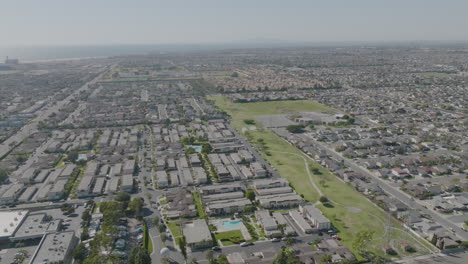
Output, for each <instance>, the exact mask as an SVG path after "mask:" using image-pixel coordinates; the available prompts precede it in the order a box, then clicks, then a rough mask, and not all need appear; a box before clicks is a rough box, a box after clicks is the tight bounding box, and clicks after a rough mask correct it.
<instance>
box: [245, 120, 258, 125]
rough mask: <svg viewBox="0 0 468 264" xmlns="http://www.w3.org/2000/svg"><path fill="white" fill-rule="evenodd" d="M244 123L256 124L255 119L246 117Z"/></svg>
mask: <svg viewBox="0 0 468 264" xmlns="http://www.w3.org/2000/svg"><path fill="white" fill-rule="evenodd" d="M244 123H245V124H247V125H255V120H253V119H244Z"/></svg>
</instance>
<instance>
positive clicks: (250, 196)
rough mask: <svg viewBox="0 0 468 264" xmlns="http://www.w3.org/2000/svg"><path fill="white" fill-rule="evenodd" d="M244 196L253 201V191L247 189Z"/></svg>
mask: <svg viewBox="0 0 468 264" xmlns="http://www.w3.org/2000/svg"><path fill="white" fill-rule="evenodd" d="M245 198H247V199H249V200H250V201H251V202H253V201H255V192H254V191H253V190H251V189H248V190H247V192H246V193H245Z"/></svg>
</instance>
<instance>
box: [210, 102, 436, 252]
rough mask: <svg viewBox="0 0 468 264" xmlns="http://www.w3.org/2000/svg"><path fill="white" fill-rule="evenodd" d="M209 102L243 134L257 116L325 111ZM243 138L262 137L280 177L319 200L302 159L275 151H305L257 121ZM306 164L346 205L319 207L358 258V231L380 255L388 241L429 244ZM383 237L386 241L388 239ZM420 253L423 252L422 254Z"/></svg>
mask: <svg viewBox="0 0 468 264" xmlns="http://www.w3.org/2000/svg"><path fill="white" fill-rule="evenodd" d="M210 99H212V100H214V101H215V103H216V105H217V106H218V107H220V108H221V109H223V110H225V111H226V112H227V113H228V114H229V115H230V116H231V118H232V120H231V124H232V125H233V127H234V128H236V129H237V130H238V131H241V130H242V128H243V127H245V126H247V125H246V124H245V123H244V122H243V120H245V119H255V117H254V116H255V115H265V114H278V112H280V113H284V112H283V111H290V112H292V111H313V110H314V109H313V108H314V107H313V106H315V107H316V109H315V110H319V111H322V110H324V109H325V108H323V107H321V105H315V103H313V102H311V104H307V103H303V102H300V101H299V104H298V105H296V106H294V107H292V106H291V105H294V104H295V103H298V101H281V102H262V103H232V102H230V101H229V100H228V99H226V98H225V97H216V96H213V97H210ZM307 102H308V101H307ZM244 136H245V137H246V138H247V139H248V140H249V141H250V142H252V143H253V144H255V143H256V142H257V140H258V139H260V138H262V139H263V142H264V143H265V147H264V148H263V150H262V151H260V153H261V154H262V156H263V157H264V158H265V159H266V160H267V161H268V162H270V163H271V165H273V166H274V167H275V168H276V169H277V170H278V172H279V173H280V174H281V176H283V177H284V178H286V179H287V180H288V181H289V182H290V184H291V185H292V186H293V187H294V189H295V190H296V192H298V193H299V194H301V195H303V196H304V199H305V200H307V201H309V202H312V203H314V202H316V201H317V200H318V198H319V194H318V193H317V192H316V191H315V189H314V188H313V187H312V185H311V183H310V181H309V178H308V175H307V172H306V166H305V164H304V161H303V159H302V158H300V157H297V156H295V155H291V154H289V155H288V154H283V153H277V152H276V151H279V152H289V153H294V154H298V155H303V153H302V151H300V150H299V149H297V148H296V147H294V146H292V145H290V144H289V143H288V142H286V141H284V140H283V139H282V138H280V137H279V136H277V135H276V134H274V133H273V132H272V131H270V130H265V129H264V128H262V126H261V124H260V123H259V122H257V130H249V131H248V132H246V133H245V134H244ZM307 162H308V164H309V168H310V169H312V168H318V169H319V171H320V175H315V174H314V175H313V179H314V182H315V183H316V185H317V186H318V187H319V189H320V190H321V191H322V192H323V193H324V195H325V196H327V197H328V198H329V199H331V200H332V201H334V202H336V203H338V204H341V205H343V206H340V205H337V204H332V206H329V207H325V206H323V205H319V206H318V208H319V209H320V210H321V211H322V212H323V214H324V215H325V216H326V217H327V218H329V219H330V221H331V222H332V224H333V225H334V226H335V227H337V229H338V230H339V231H340V233H339V236H340V237H341V238H342V239H343V241H342V242H343V244H344V245H345V246H347V247H348V248H349V249H350V250H351V251H352V252H353V253H354V254H356V255H357V256H358V252H357V251H356V250H355V249H353V248H352V241H353V237H354V235H355V233H356V232H359V231H363V230H371V231H374V232H375V234H374V240H373V242H372V243H371V244H372V245H371V246H370V248H369V250H372V251H373V252H374V253H376V254H378V255H383V252H382V250H381V248H382V246H383V244H385V243H387V241H386V240H390V241H395V242H398V241H400V242H401V241H404V240H407V241H408V242H410V243H414V244H419V243H423V244H424V245H426V244H425V242H422V241H421V240H416V239H415V238H414V237H413V236H412V235H410V234H408V233H407V232H406V231H400V230H401V229H403V228H402V225H401V224H400V223H399V222H397V221H396V220H395V219H393V218H391V217H389V216H388V214H387V213H385V212H384V211H383V210H381V209H379V208H378V207H377V206H375V205H374V204H373V203H372V202H371V201H369V200H368V199H367V198H366V197H365V196H363V195H362V194H361V193H359V192H357V191H356V190H355V189H354V188H353V187H352V186H350V185H349V184H346V183H344V182H342V181H340V180H339V179H338V178H337V177H336V176H334V175H333V174H331V173H330V172H329V171H328V170H326V169H324V168H323V167H321V166H320V165H318V164H316V163H315V162H314V161H312V160H310V159H308V161H307ZM344 206H348V207H355V208H359V209H361V211H359V210H353V209H352V208H351V209H348V208H346V207H344ZM387 224H388V226H391V227H392V228H395V229H398V230H394V229H392V228H390V229H391V230H393V231H391V232H388V233H387V235H386V236H384V237H383V235H384V233H385V225H387ZM383 238H385V240H384V239H383ZM424 250H425V249H423V251H424ZM426 251H427V250H426ZM418 252H419V253H421V251H418ZM358 258H359V256H358Z"/></svg>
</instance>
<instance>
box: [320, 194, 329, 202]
mask: <svg viewBox="0 0 468 264" xmlns="http://www.w3.org/2000/svg"><path fill="white" fill-rule="evenodd" d="M319 201H320V202H321V203H328V198H327V197H326V196H320V199H319Z"/></svg>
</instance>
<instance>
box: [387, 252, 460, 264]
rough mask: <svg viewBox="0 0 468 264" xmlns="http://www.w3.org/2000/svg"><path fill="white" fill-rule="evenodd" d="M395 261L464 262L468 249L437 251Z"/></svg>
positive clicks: (417, 262)
mask: <svg viewBox="0 0 468 264" xmlns="http://www.w3.org/2000/svg"><path fill="white" fill-rule="evenodd" d="M396 263H406V264H419V263H421V264H440V263H444V264H465V263H468V251H462V250H460V251H458V252H453V253H445V254H444V253H439V254H436V255H426V256H420V257H416V258H409V259H403V260H399V261H396Z"/></svg>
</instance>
